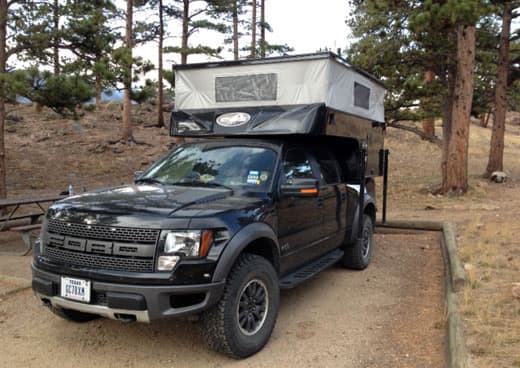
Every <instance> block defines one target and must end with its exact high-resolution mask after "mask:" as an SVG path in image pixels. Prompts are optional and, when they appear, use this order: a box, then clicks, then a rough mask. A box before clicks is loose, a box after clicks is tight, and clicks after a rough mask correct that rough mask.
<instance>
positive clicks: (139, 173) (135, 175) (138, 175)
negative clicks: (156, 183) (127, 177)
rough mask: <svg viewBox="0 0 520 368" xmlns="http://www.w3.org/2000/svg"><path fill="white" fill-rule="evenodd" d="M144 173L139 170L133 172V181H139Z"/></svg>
mask: <svg viewBox="0 0 520 368" xmlns="http://www.w3.org/2000/svg"><path fill="white" fill-rule="evenodd" d="M143 173H144V171H142V170H140V171H134V181H136V180H137V179H139V177H140V176H141V175H143Z"/></svg>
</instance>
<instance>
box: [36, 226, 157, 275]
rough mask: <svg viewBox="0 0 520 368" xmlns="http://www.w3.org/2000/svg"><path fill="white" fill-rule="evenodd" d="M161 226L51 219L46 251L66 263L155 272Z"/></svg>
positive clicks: (57, 260) (43, 239) (108, 268)
mask: <svg viewBox="0 0 520 368" xmlns="http://www.w3.org/2000/svg"><path fill="white" fill-rule="evenodd" d="M159 233H160V230H156V229H139V228H123V227H109V226H99V225H86V224H76V223H68V222H63V221H56V220H49V222H48V223H47V231H46V232H45V233H44V234H43V237H42V242H43V245H44V248H43V255H44V256H45V257H46V258H48V259H49V260H51V261H53V262H56V263H62V264H66V265H74V266H82V267H88V268H95V269H103V270H111V271H126V272H153V271H154V255H155V244H156V242H157V239H158V237H159Z"/></svg>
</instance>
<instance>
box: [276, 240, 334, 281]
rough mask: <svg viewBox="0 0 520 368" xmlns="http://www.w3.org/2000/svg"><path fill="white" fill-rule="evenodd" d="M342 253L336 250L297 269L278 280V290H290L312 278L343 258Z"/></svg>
mask: <svg viewBox="0 0 520 368" xmlns="http://www.w3.org/2000/svg"><path fill="white" fill-rule="evenodd" d="M343 253H344V252H343V251H342V250H340V249H336V250H333V251H332V252H330V253H327V254H325V255H324V256H322V257H320V258H318V259H316V260H314V261H312V262H311V263H309V264H306V265H305V266H303V267H301V268H298V269H297V270H296V271H294V272H292V273H290V274H288V275H286V276H285V277H284V278H283V279H281V280H280V283H279V286H280V289H292V288H294V287H296V286H298V285H299V284H301V283H302V282H304V281H306V280H308V279H310V278H311V277H314V276H315V275H316V274H318V273H319V272H320V271H323V270H324V269H326V268H328V267H330V266H332V265H333V264H335V263H336V262H338V261H339V260H340V259H341V257H343Z"/></svg>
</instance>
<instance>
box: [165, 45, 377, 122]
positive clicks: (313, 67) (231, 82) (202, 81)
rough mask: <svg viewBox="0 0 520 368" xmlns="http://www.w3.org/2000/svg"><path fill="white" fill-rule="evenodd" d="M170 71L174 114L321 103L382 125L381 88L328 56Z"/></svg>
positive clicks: (183, 67) (178, 67)
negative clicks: (172, 78)
mask: <svg viewBox="0 0 520 368" xmlns="http://www.w3.org/2000/svg"><path fill="white" fill-rule="evenodd" d="M174 69H175V71H176V73H175V100H176V110H177V111H185V112H188V113H189V112H192V111H200V110H212V109H213V110H215V109H229V108H234V109H236V108H246V107H247V108H251V107H262V106H264V107H267V106H269V107H273V106H301V105H311V104H324V105H325V106H327V107H329V108H332V109H335V110H338V111H342V112H345V113H348V114H351V115H354V116H359V117H362V118H365V119H369V120H371V121H376V122H384V105H383V102H384V94H385V87H384V85H383V84H382V83H381V82H380V81H378V80H377V79H376V78H375V77H373V76H372V75H370V74H368V73H366V72H365V71H363V70H360V69H358V68H356V67H354V66H352V65H350V64H349V63H348V62H347V61H345V60H344V59H342V58H340V57H339V56H337V55H335V54H333V53H330V52H325V53H317V54H305V55H296V56H282V57H273V58H266V59H248V60H239V61H223V62H209V63H199V64H188V65H176V66H174Z"/></svg>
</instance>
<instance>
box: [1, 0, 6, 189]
mask: <svg viewBox="0 0 520 368" xmlns="http://www.w3.org/2000/svg"><path fill="white" fill-rule="evenodd" d="M6 38H7V0H0V75H2V76H3V75H4V73H5V67H6V64H7V44H6ZM3 84H4V82H3V79H1V78H0V198H5V197H6V195H7V187H6V182H5V170H6V167H5V141H4V122H5V116H6V113H5V99H4V97H5V96H4V94H5V91H4V85H3Z"/></svg>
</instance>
